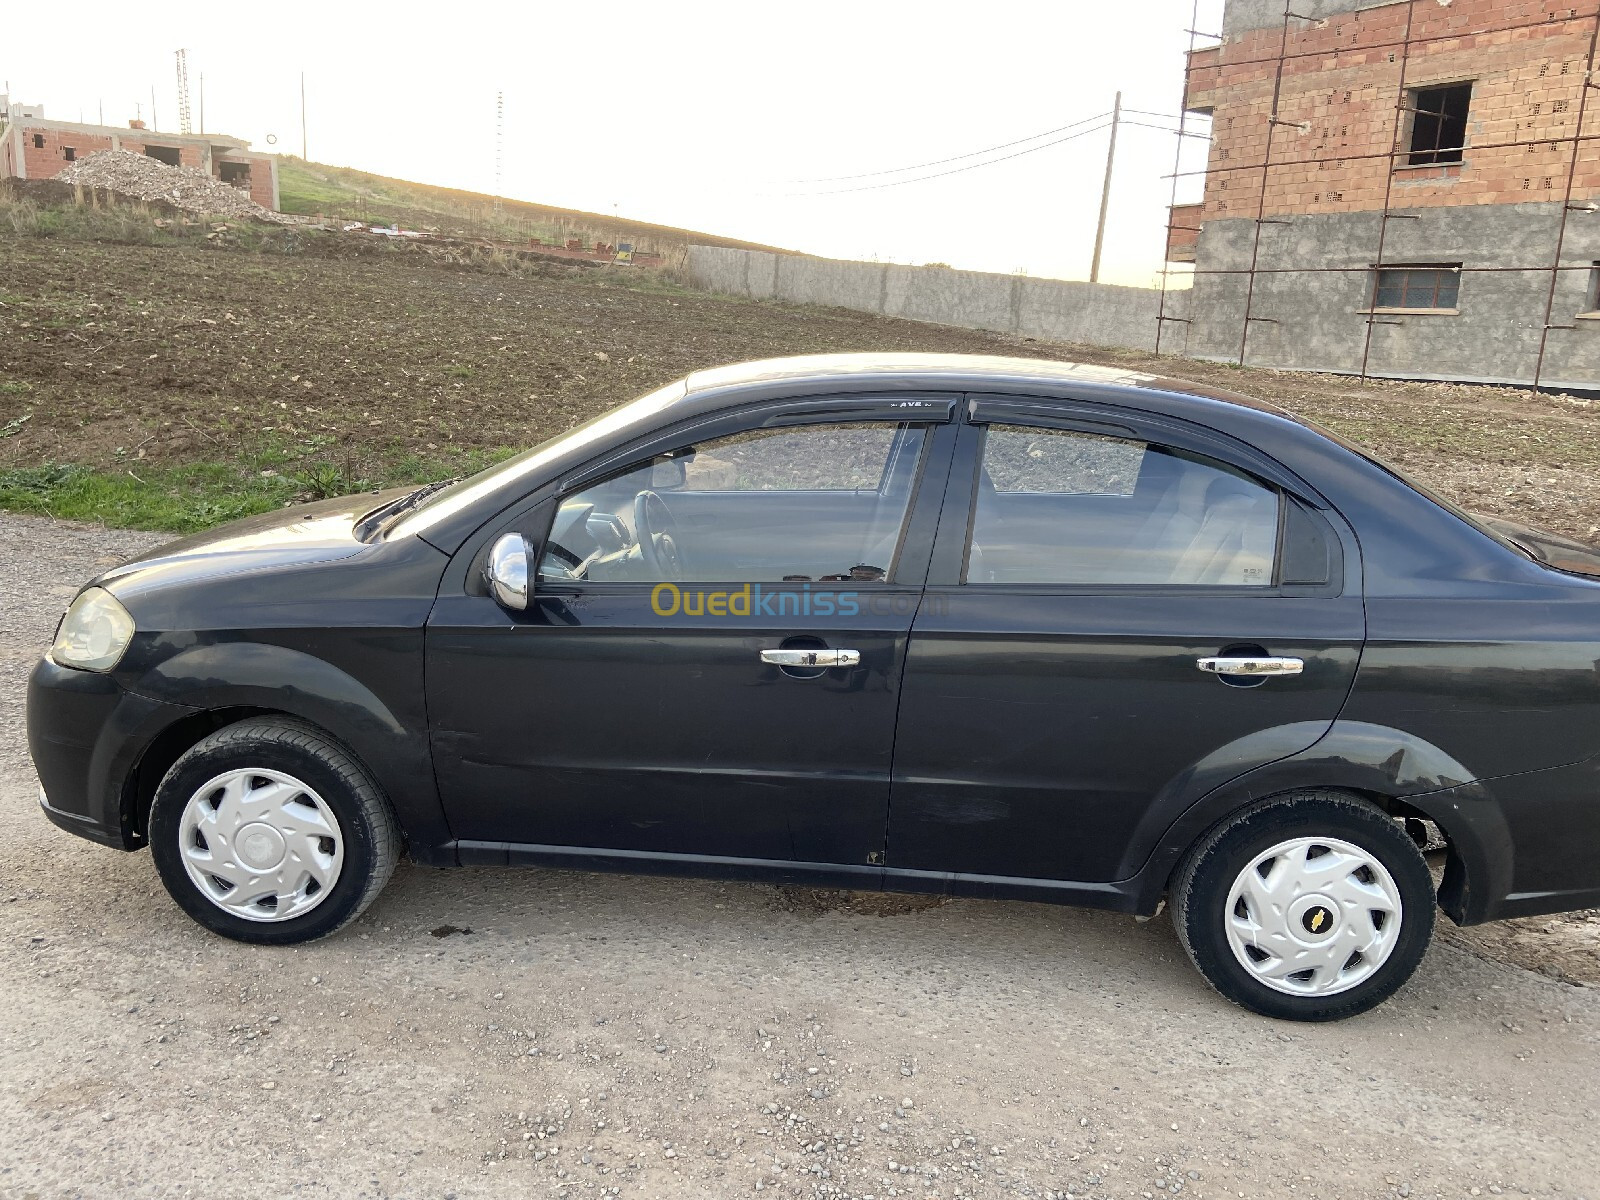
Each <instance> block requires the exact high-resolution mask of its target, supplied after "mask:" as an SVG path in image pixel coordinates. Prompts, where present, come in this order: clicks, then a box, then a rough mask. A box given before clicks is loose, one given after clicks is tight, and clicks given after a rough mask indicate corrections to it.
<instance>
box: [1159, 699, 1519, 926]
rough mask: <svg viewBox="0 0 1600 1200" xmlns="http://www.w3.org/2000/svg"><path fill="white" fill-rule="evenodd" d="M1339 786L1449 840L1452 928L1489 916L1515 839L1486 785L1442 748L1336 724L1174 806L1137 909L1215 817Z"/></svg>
mask: <svg viewBox="0 0 1600 1200" xmlns="http://www.w3.org/2000/svg"><path fill="white" fill-rule="evenodd" d="M1308 788H1318V789H1326V790H1333V791H1340V792H1344V793H1347V794H1349V795H1352V796H1355V797H1358V798H1360V799H1363V800H1365V801H1366V802H1368V803H1370V804H1373V805H1374V806H1375V807H1377V808H1379V809H1380V810H1382V811H1384V812H1386V813H1388V814H1389V815H1391V816H1394V817H1402V818H1403V817H1413V818H1416V819H1419V820H1425V821H1430V822H1432V823H1433V824H1434V825H1436V826H1437V827H1438V829H1439V831H1440V833H1441V835H1442V836H1443V837H1444V839H1445V843H1446V847H1447V858H1446V863H1445V873H1444V880H1443V882H1442V883H1441V884H1440V886H1439V889H1438V901H1439V906H1440V907H1441V908H1442V909H1443V910H1444V912H1445V914H1446V915H1447V916H1449V917H1450V919H1451V920H1452V921H1454V922H1455V923H1456V924H1458V925H1474V924H1478V923H1480V922H1483V921H1486V920H1490V919H1492V917H1493V914H1494V910H1495V907H1496V906H1497V905H1498V904H1499V902H1500V900H1501V899H1502V898H1503V897H1504V896H1505V895H1506V894H1507V893H1508V892H1509V891H1510V888H1511V867H1512V855H1513V845H1512V840H1511V834H1510V831H1509V828H1508V826H1507V824H1506V820H1505V817H1504V814H1503V813H1502V812H1501V809H1500V805H1499V802H1498V801H1497V800H1496V798H1495V796H1494V794H1493V792H1492V790H1491V789H1490V788H1489V787H1488V786H1487V784H1486V782H1485V781H1482V780H1473V779H1472V773H1471V772H1470V771H1468V770H1467V768H1466V767H1464V766H1462V765H1461V764H1460V763H1459V762H1457V761H1456V760H1455V759H1454V758H1452V757H1451V756H1450V755H1448V754H1446V753H1445V752H1444V751H1442V750H1440V749H1439V748H1438V747H1436V746H1433V745H1431V744H1430V743H1427V742H1424V741H1423V740H1422V739H1420V738H1417V737H1415V736H1413V735H1411V734H1408V733H1404V732H1402V731H1400V730H1397V729H1390V728H1386V727H1381V726H1375V725H1369V724H1366V723H1364V722H1345V721H1336V722H1334V724H1333V726H1332V727H1331V728H1330V729H1329V731H1328V733H1327V734H1326V735H1325V736H1324V737H1323V738H1321V739H1320V740H1318V741H1317V742H1316V744H1314V745H1312V746H1310V747H1309V748H1307V749H1305V750H1303V751H1301V752H1300V753H1298V754H1294V755H1291V756H1289V757H1287V758H1284V759H1281V760H1279V761H1276V762H1271V763H1267V764H1265V765H1263V766H1260V767H1257V768H1255V769H1253V770H1251V771H1248V772H1246V773H1244V774H1243V775H1240V776H1238V777H1237V778H1235V779H1233V780H1230V781H1229V782H1227V783H1225V784H1223V785H1221V786H1219V787H1216V788H1213V789H1212V790H1211V791H1209V792H1207V793H1206V794H1204V795H1203V796H1201V797H1200V798H1199V799H1197V800H1195V801H1194V802H1193V803H1191V804H1189V805H1188V806H1187V807H1185V808H1182V809H1181V810H1178V811H1175V812H1173V814H1172V815H1171V817H1170V820H1169V821H1168V822H1167V824H1166V828H1165V830H1164V832H1163V833H1162V834H1161V836H1160V838H1159V840H1158V841H1157V843H1156V845H1155V847H1154V849H1153V850H1152V851H1151V852H1150V854H1149V856H1148V858H1147V859H1146V860H1145V862H1144V865H1143V867H1142V868H1141V869H1140V870H1139V871H1138V872H1137V874H1136V876H1135V884H1136V887H1135V891H1136V897H1135V905H1134V909H1135V911H1136V912H1153V911H1155V909H1156V907H1157V905H1158V904H1159V903H1160V900H1161V898H1162V896H1163V895H1164V894H1165V893H1166V891H1167V889H1168V887H1169V886H1170V884H1171V882H1172V879H1173V877H1174V876H1175V875H1176V873H1177V871H1178V869H1179V867H1180V865H1181V864H1182V862H1183V860H1184V858H1185V857H1186V856H1187V855H1188V853H1189V851H1190V850H1191V849H1192V848H1193V847H1194V846H1195V845H1197V844H1198V843H1199V842H1200V841H1201V839H1203V838H1204V837H1205V835H1206V834H1207V833H1208V832H1209V831H1210V830H1211V829H1213V828H1214V827H1215V826H1216V825H1217V824H1218V823H1219V822H1221V821H1224V820H1228V819H1230V818H1231V817H1234V816H1236V815H1237V814H1238V813H1240V812H1242V811H1244V810H1245V809H1248V808H1252V807H1254V806H1256V805H1259V804H1261V803H1264V802H1266V801H1269V800H1272V799H1275V798H1277V797H1279V796H1282V795H1284V794H1286V793H1289V792H1294V791H1300V790H1304V789H1308Z"/></svg>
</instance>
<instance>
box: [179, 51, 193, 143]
mask: <svg viewBox="0 0 1600 1200" xmlns="http://www.w3.org/2000/svg"><path fill="white" fill-rule="evenodd" d="M178 132H179V133H193V132H194V122H193V121H192V120H190V118H189V52H188V51H187V50H179V51H178Z"/></svg>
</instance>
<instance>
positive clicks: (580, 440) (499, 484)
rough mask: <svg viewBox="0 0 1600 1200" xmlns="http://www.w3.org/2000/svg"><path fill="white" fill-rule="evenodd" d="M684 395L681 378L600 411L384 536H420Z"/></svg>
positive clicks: (456, 487) (432, 502)
mask: <svg viewBox="0 0 1600 1200" xmlns="http://www.w3.org/2000/svg"><path fill="white" fill-rule="evenodd" d="M687 391H688V387H687V385H686V384H685V383H684V381H683V380H681V379H680V380H678V381H677V382H675V383H669V384H667V386H666V387H663V388H657V389H656V390H655V391H653V392H650V393H648V394H647V395H644V396H641V397H639V399H637V400H635V401H634V402H633V403H632V404H624V405H623V406H622V407H621V408H614V409H612V410H611V411H610V412H607V413H601V414H600V415H599V416H598V417H596V418H594V420H592V421H587V422H585V423H584V424H582V425H579V426H578V427H577V428H576V429H569V430H568V431H567V432H566V433H562V434H557V435H556V436H555V437H553V438H551V439H550V440H549V441H547V442H544V443H542V444H540V445H538V446H535V447H534V448H533V449H531V450H524V451H523V452H522V453H521V454H518V455H517V456H516V457H514V458H508V459H506V461H505V462H503V463H501V464H500V465H499V466H495V467H490V468H489V469H488V470H487V471H481V472H479V473H478V474H476V475H472V476H469V477H468V478H466V479H463V480H461V482H459V483H453V484H451V485H450V486H449V487H446V488H441V489H440V490H439V491H437V492H435V493H434V494H433V495H432V496H429V497H428V498H427V500H426V501H425V502H424V503H422V504H420V505H418V506H417V508H416V509H415V510H414V511H412V512H410V513H407V514H406V516H405V518H404V519H403V520H401V521H399V522H398V523H396V524H395V525H394V527H393V528H391V529H390V530H389V533H388V536H389V537H405V536H406V535H407V534H413V533H423V532H424V531H426V530H428V529H431V528H432V527H433V526H435V525H437V524H438V523H439V522H440V521H443V520H445V519H446V518H447V517H453V516H455V515H456V514H457V513H459V512H461V511H462V510H463V509H465V508H468V507H470V506H471V505H473V504H476V503H477V502H478V501H479V500H481V499H483V498H484V497H485V496H489V495H492V494H493V493H495V492H497V491H499V490H500V489H501V488H504V487H508V486H510V485H512V484H515V483H516V482H517V481H519V480H522V479H526V478H527V477H529V476H531V475H534V474H535V473H537V472H538V470H539V468H540V467H543V466H544V465H545V464H547V463H550V462H554V461H555V460H556V459H559V458H561V457H563V456H564V455H567V454H569V453H571V452H572V451H574V450H580V449H582V448H583V447H584V446H587V445H590V444H592V443H594V442H598V441H603V440H605V439H606V438H608V437H609V436H610V435H612V434H614V433H616V432H618V431H620V430H622V429H626V428H627V427H628V426H629V425H632V424H635V423H636V422H639V421H643V420H644V419H645V418H647V417H651V416H654V415H655V414H656V413H659V412H660V411H661V410H662V409H664V408H666V407H667V406H668V405H669V404H671V403H672V402H673V401H675V400H678V399H680V398H681V397H682V396H683V395H684V394H685V393H686V392H687Z"/></svg>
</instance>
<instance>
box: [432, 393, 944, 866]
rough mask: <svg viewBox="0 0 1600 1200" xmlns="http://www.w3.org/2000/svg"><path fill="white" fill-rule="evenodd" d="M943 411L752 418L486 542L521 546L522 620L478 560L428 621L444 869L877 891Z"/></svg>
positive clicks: (567, 489)
mask: <svg viewBox="0 0 1600 1200" xmlns="http://www.w3.org/2000/svg"><path fill="white" fill-rule="evenodd" d="M952 409H953V401H951V400H950V399H948V398H945V399H944V400H942V401H913V400H907V399H905V398H896V399H894V400H885V401H883V402H881V403H879V402H876V401H870V400H869V401H863V400H861V399H859V398H856V399H853V400H851V401H849V402H848V403H846V404H843V405H841V404H830V403H827V402H812V403H809V404H803V405H798V406H788V407H780V408H779V409H778V410H777V411H772V410H763V411H762V412H761V413H759V414H755V415H751V416H748V417H744V418H740V419H737V420H735V421H733V422H731V423H730V422H727V421H724V422H722V423H721V424H720V425H718V426H717V427H716V428H714V429H713V430H711V431H709V432H708V431H706V430H704V429H697V430H696V431H695V432H694V433H693V434H692V435H685V434H678V435H673V436H670V437H667V438H664V439H662V440H660V441H658V442H657V443H655V444H652V445H651V446H649V447H647V448H646V449H645V450H643V451H641V452H639V453H638V454H636V455H633V456H631V457H630V458H629V459H628V461H626V462H623V463H621V464H620V465H617V464H613V463H608V464H606V465H604V466H602V467H598V468H595V469H593V470H592V471H590V472H589V473H587V474H584V473H580V474H579V475H578V476H576V477H574V478H573V479H572V480H570V481H567V482H564V483H563V485H562V486H561V489H560V495H559V497H557V498H555V499H553V500H550V501H546V502H544V503H540V504H537V505H535V506H534V507H533V508H531V509H530V510H528V511H527V512H525V513H520V514H512V515H510V516H508V517H507V518H506V519H504V520H502V521H501V522H500V523H499V524H497V525H495V526H494V527H493V529H492V530H491V534H490V537H491V539H492V536H493V535H494V534H497V533H499V532H502V531H505V530H515V531H518V532H521V533H523V535H524V536H525V537H527V538H528V540H529V541H530V542H533V543H535V545H536V546H537V549H536V551H535V553H536V556H537V561H538V575H537V578H536V580H535V583H534V586H533V595H532V597H531V599H530V601H529V605H528V607H527V609H526V610H525V611H522V612H511V611H507V610H505V609H503V608H501V607H500V606H499V605H497V604H496V603H495V602H494V600H493V599H491V598H490V597H489V596H488V595H487V594H485V593H484V589H483V588H482V587H481V586H479V585H478V584H477V578H478V572H477V569H476V567H474V569H472V570H469V571H467V572H466V573H465V580H464V585H463V586H461V587H459V588H457V589H454V594H445V595H441V598H440V600H439V602H438V604H437V606H436V608H435V611H434V613H433V616H432V618H431V620H430V624H429V630H428V650H427V654H428V661H427V673H428V674H427V688H428V709H429V718H430V724H431V727H432V737H433V745H434V758H435V763H436V771H437V774H438V779H439V786H440V790H441V794H442V796H443V800H444V803H445V805H446V810H447V814H448V817H449V820H450V823H451V827H452V830H453V831H454V833H455V835H456V837H457V838H458V839H459V841H460V843H461V846H462V853H463V856H464V857H466V858H469V859H477V860H482V859H484V858H487V859H490V860H495V861H498V860H501V859H503V858H509V859H510V860H511V861H520V860H530V859H532V860H555V861H560V860H571V859H572V858H574V857H578V858H588V859H590V860H592V861H602V860H611V861H615V860H617V859H619V858H623V859H627V860H629V861H633V862H636V863H639V864H640V865H648V863H649V862H651V861H654V862H656V863H657V864H661V863H671V862H678V863H680V864H683V865H684V866H685V869H693V870H696V871H706V870H710V869H716V865H715V864H716V863H718V862H721V863H722V865H723V868H725V869H727V870H729V871H735V872H736V871H737V870H738V869H740V868H739V864H740V863H744V864H746V866H747V867H749V868H750V869H755V866H756V865H757V864H771V863H773V862H790V863H801V864H837V865H840V866H841V867H842V868H843V869H844V872H845V874H846V875H850V873H851V872H854V873H855V875H852V876H851V877H852V878H854V877H856V876H859V877H863V878H866V877H873V876H876V874H877V873H878V872H879V870H880V867H879V866H878V864H879V863H881V861H882V853H883V847H884V838H885V833H886V827H887V820H888V803H889V770H890V759H891V751H892V746H893V739H894V727H895V719H896V715H897V707H898V703H899V685H900V677H901V673H902V669H903V667H904V662H905V651H906V639H907V636H908V634H909V632H910V628H911V620H912V616H913V614H914V612H915V610H916V605H917V602H918V600H919V598H920V596H921V591H922V585H923V582H924V579H925V577H926V573H927V561H928V555H929V551H930V547H931V543H932V534H933V529H934V527H935V524H936V521H937V515H938V506H939V502H940V500H941V498H942V492H943V481H944V476H945V474H946V473H947V471H948V466H949V457H950V454H951V453H952V451H953V449H954V442H955V434H956V430H955V426H954V425H951V424H949V421H950V416H951V412H952ZM908 411H909V415H911V416H912V417H914V418H915V419H909V420H908V419H907V418H908ZM483 540H484V539H480V542H482V541H483ZM462 553H464V554H480V555H481V550H479V551H474V550H472V549H471V548H470V547H469V548H464V550H463V552H462ZM445 590H446V592H447V593H449V592H450V591H451V589H449V588H446V589H445ZM835 662H837V664H838V665H827V664H832V663H835ZM819 663H820V664H823V665H817V664H819ZM691 864H692V866H691ZM801 873H802V874H803V873H804V872H803V871H801Z"/></svg>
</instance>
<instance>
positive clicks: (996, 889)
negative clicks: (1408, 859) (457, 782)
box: [447, 841, 1138, 913]
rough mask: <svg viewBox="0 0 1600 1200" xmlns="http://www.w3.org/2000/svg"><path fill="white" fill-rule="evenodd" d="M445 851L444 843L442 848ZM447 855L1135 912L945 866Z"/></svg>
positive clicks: (1057, 884) (1102, 893)
mask: <svg viewBox="0 0 1600 1200" xmlns="http://www.w3.org/2000/svg"><path fill="white" fill-rule="evenodd" d="M447 849H448V848H447ZM453 850H454V856H455V858H456V861H458V862H459V863H460V864H461V865H462V866H476V867H505V866H512V867H556V868H560V869H565V870H574V871H612V872H617V873H620V874H626V875H676V876H681V877H684V878H690V879H738V880H747V881H750V882H753V883H775V884H794V885H798V886H802V887H830V888H849V889H851V890H853V891H858V892H868V891H871V892H876V891H885V892H911V893H916V894H931V895H939V896H970V897H974V898H978V899H991V900H1037V901H1043V902H1045V903H1047V904H1071V905H1078V906H1080V907H1083V908H1101V909H1108V910H1110V911H1113V912H1127V913H1131V912H1135V911H1136V910H1137V904H1138V886H1137V882H1136V881H1134V880H1128V881H1125V882H1123V883H1075V882H1070V881H1062V880H1054V879H1025V878H1018V877H1014V876H1009V875H965V874H961V873H958V872H949V871H910V870H904V869H900V868H896V867H876V866H847V865H843V864H839V863H811V862H791V861H788V860H786V859H773V858H726V857H722V856H718V855H710V854H658V853H653V852H650V851H644V850H607V849H602V848H598V847H590V846H540V845H532V844H527V843H521V842H479V841H459V842H456V843H454V844H453Z"/></svg>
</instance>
